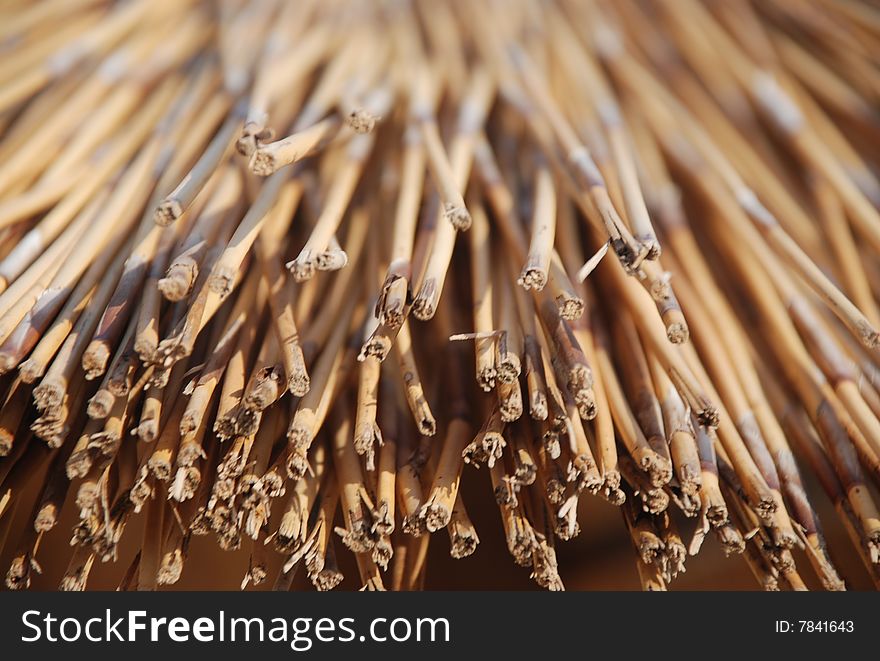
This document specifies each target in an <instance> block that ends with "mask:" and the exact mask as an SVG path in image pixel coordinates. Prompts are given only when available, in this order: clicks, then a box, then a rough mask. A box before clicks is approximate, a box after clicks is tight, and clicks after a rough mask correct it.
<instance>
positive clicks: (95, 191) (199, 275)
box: [0, 0, 880, 590]
mask: <svg viewBox="0 0 880 661" xmlns="http://www.w3.org/2000/svg"><path fill="white" fill-rule="evenodd" d="M0 48H2V52H3V59H2V62H3V63H2V65H0V130H2V142H0V372H2V374H3V376H2V378H0V396H2V409H0V454H2V455H3V458H2V459H0V546H2V545H3V544H5V545H6V547H7V548H10V547H11V548H13V549H15V551H14V559H13V561H12V564H11V567H9V568H8V573H7V574H6V584H7V586H8V587H10V588H26V587H28V586H29V585H30V583H31V580H32V578H33V577H34V574H35V573H36V572H39V571H40V564H39V562H40V556H41V551H43V549H41V541H42V540H43V538H44V537H45V536H46V535H47V534H50V531H52V530H53V528H55V527H56V526H57V525H58V524H59V521H60V519H61V515H62V511H69V510H70V509H71V508H74V509H75V510H76V512H77V513H78V516H77V517H76V525H75V526H74V529H73V531H72V533H68V532H67V531H64V532H63V533H60V535H61V536H60V537H58V536H56V537H55V538H54V539H62V538H64V537H65V536H66V537H67V538H69V539H70V543H71V546H72V548H71V549H70V552H69V554H70V564H69V567H68V569H67V572H66V574H65V576H64V579H63V582H62V585H61V587H62V588H64V589H85V588H86V587H87V585H88V578H89V573H90V570H91V569H92V567H93V566H94V563H95V562H96V561H97V562H108V561H111V562H112V561H115V560H116V559H117V555H118V550H119V546H120V543H121V542H122V540H123V537H124V536H126V535H125V533H126V532H127V531H128V532H129V535H141V536H142V537H141V539H140V541H139V543H138V547H139V553H138V554H137V555H136V556H135V557H134V558H133V560H132V559H130V558H126V559H125V567H127V568H123V570H122V571H120V575H123V576H124V578H123V579H122V581H121V583H120V587H121V588H122V589H132V588H135V587H136V588H139V589H154V588H156V587H158V586H161V585H164V584H172V583H175V582H176V581H177V580H178V579H179V578H180V576H181V573H182V572H185V571H186V566H187V561H189V562H193V561H197V558H192V557H188V556H189V555H190V554H189V546H190V544H189V542H190V539H191V537H192V536H193V535H209V536H212V537H214V538H215V539H216V541H217V543H218V544H219V546H220V547H222V548H223V549H235V548H238V547H240V546H245V547H247V548H249V549H251V562H250V569H249V571H248V574H247V576H245V578H244V582H243V585H247V584H249V583H252V584H259V583H262V582H266V583H267V584H268V585H274V587H275V588H277V589H287V588H289V587H290V585H291V583H292V581H293V577H294V574H295V573H296V572H297V571H298V570H299V571H301V572H302V573H304V574H306V575H307V576H308V578H309V579H310V580H311V582H312V583H313V584H314V585H315V587H316V588H318V589H320V590H327V589H331V588H333V587H334V586H336V585H337V584H338V583H339V582H340V581H341V580H342V574H341V572H340V569H339V563H338V562H337V557H338V556H339V554H343V553H352V554H354V555H355V557H356V560H357V568H358V572H359V576H358V577H356V580H354V582H353V583H352V584H356V585H360V586H363V587H364V588H365V589H375V590H381V589H414V588H418V587H420V586H422V585H423V583H424V580H425V566H426V558H427V555H428V552H429V544H430V541H431V539H432V537H433V534H434V533H438V534H441V535H448V536H449V539H450V547H449V548H450V549H451V553H452V555H453V556H454V557H456V558H464V557H465V556H468V555H470V554H472V553H474V551H475V549H476V548H477V545H478V543H479V536H478V531H477V530H475V528H474V525H473V524H472V522H471V519H470V517H469V516H468V508H469V507H470V508H474V507H483V506H484V504H483V503H473V502H468V503H466V502H464V499H463V498H462V492H461V490H460V488H459V487H460V484H461V481H462V479H482V480H483V483H484V485H485V488H484V490H483V493H484V496H483V497H484V498H485V499H486V502H489V503H492V507H495V508H497V512H498V516H499V518H500V524H501V526H503V530H504V533H505V537H506V540H507V546H508V548H507V551H509V552H510V554H511V555H512V556H513V559H514V561H515V562H516V563H517V564H519V565H522V566H524V567H529V568H531V573H532V576H533V577H534V580H535V581H536V582H537V583H538V584H539V585H541V586H543V587H545V588H549V589H554V590H555V589H562V587H563V578H564V577H561V576H560V575H559V571H558V564H557V559H556V548H557V545H558V544H559V543H560V542H563V541H565V540H569V539H571V538H572V537H574V536H576V535H578V534H579V533H581V529H582V528H583V529H584V532H583V533H581V534H591V533H590V525H589V522H588V521H579V519H578V504H579V501H580V500H581V499H586V498H603V499H606V500H608V501H610V502H611V503H614V504H615V505H619V506H620V510H621V513H622V520H623V525H625V526H626V528H627V530H628V531H629V533H630V535H631V538H632V543H633V546H634V549H635V554H634V558H635V561H636V562H637V563H638V572H639V577H640V579H641V583H642V585H643V587H644V588H645V589H665V588H666V587H667V585H668V584H669V583H670V581H672V580H673V579H674V578H675V577H676V575H677V574H679V573H680V572H682V571H684V569H685V563H686V560H687V558H688V556H691V555H694V554H696V553H697V552H698V551H699V549H700V545H701V543H702V542H703V539H704V538H705V537H707V536H709V537H713V536H714V537H716V538H717V539H718V540H719V541H720V543H721V544H722V545H723V548H724V550H725V551H726V552H727V553H728V554H732V555H739V556H741V558H742V559H744V560H745V561H746V562H747V563H748V565H749V568H750V569H751V571H752V572H753V573H754V575H755V578H756V579H757V581H758V583H759V584H760V585H761V586H762V587H764V588H767V589H795V590H799V589H804V586H805V580H804V578H803V576H804V575H805V574H804V573H805V572H809V573H810V574H812V575H813V576H815V577H817V578H818V580H819V582H821V585H823V586H824V587H825V588H828V589H835V590H836V589H843V588H844V586H845V582H844V578H845V576H844V575H843V573H842V572H841V571H839V570H838V569H837V568H836V566H835V549H834V548H831V549H829V548H827V547H826V543H825V541H824V538H823V533H822V525H821V522H820V520H819V517H818V515H817V514H816V508H815V507H814V502H815V499H816V498H817V497H821V498H823V499H824V498H825V496H826V495H827V498H829V499H830V500H831V501H832V502H833V504H834V506H835V507H836V516H837V517H839V521H840V522H842V524H843V525H844V526H845V527H846V529H847V530H848V531H849V533H850V536H851V544H852V547H853V548H855V549H856V550H857V552H858V554H859V556H860V557H861V559H862V561H863V563H864V566H865V568H866V569H867V571H868V572H869V574H870V576H871V577H872V579H873V580H874V581H875V583H878V584H880V511H878V507H877V502H878V501H877V486H878V485H880V390H878V387H880V386H878V383H880V382H878V377H880V361H878V344H880V339H878V334H877V328H878V327H880V313H878V296H880V260H878V254H880V212H878V206H880V182H878V178H877V172H878V170H877V167H878V164H880V121H878V110H877V109H878V101H880V67H878V64H880V13H878V10H877V9H876V7H875V6H874V5H871V4H869V3H864V4H863V3H859V2H855V1H847V0H817V1H815V2H810V3H806V2H796V1H794V0H791V1H786V0H761V1H760V2H758V1H754V2H752V1H749V0H731V1H726V2H708V3H703V2H699V1H698V0H666V1H663V2H636V1H633V0H626V1H617V0H615V1H613V2H612V1H611V0H601V1H600V0H597V1H594V2H585V1H578V0H555V1H552V2H529V1H527V0H518V1H516V2H502V1H501V0H495V1H492V0H479V1H476V2H433V1H428V0H424V1H422V0H414V1H405V0H388V1H385V2H376V3H361V2H343V1H341V0H331V1H326V0H320V1H319V0H308V1H302V2H283V1H282V0H247V1H244V0H221V1H218V2H199V1H197V0H174V1H173V2H172V1H171V0H167V1H162V2H156V1H155V0H126V1H122V2H107V1H102V0H78V1H73V0H46V1H45V2H42V3H30V2H27V1H15V0H7V1H6V2H4V3H3V5H2V8H0ZM475 468H479V469H480V472H481V473H482V476H480V475H479V474H478V475H477V477H476V478H474V477H472V476H467V475H466V474H467V473H472V472H473V471H474V469H475ZM486 474H488V479H487V478H486ZM814 478H815V479H814ZM490 482H491V486H489V483H490ZM820 490H823V491H824V492H825V493H824V495H823V494H821V493H820ZM435 552H436V550H435ZM483 552H487V553H491V554H495V555H502V554H504V552H505V550H504V549H500V548H491V549H485V550H484V551H483ZM272 554H281V555H282V556H283V558H284V564H283V569H282V571H281V572H280V573H278V574H277V575H276V574H275V573H274V572H272V573H270V572H269V568H270V566H272V563H271V562H270V561H269V558H270V556H271V555H272ZM795 557H798V558H803V560H800V561H799V562H798V563H797V564H796V563H795ZM583 561H584V562H589V558H584V559H583ZM129 562H130V564H128V563H129ZM731 562H733V560H731ZM810 581H813V582H814V583H815V582H816V581H815V580H814V579H812V578H811V579H810ZM808 582H809V581H808ZM436 583H437V584H439V585H442V577H440V578H439V579H437V581H436ZM477 587H479V586H477ZM706 587H711V585H707V586H706Z"/></svg>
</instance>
